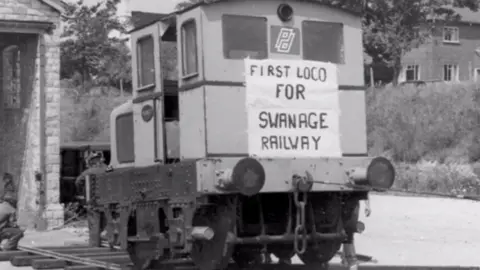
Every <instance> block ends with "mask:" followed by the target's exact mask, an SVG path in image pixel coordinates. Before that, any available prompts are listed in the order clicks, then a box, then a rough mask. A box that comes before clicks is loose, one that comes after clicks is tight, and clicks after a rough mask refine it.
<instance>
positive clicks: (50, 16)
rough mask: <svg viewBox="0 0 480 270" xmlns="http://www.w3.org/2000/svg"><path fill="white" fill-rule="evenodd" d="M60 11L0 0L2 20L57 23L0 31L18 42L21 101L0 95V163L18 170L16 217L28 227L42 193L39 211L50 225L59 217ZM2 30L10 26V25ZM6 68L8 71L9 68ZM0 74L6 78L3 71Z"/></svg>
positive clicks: (30, 0)
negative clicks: (30, 30) (29, 31)
mask: <svg viewBox="0 0 480 270" xmlns="http://www.w3.org/2000/svg"><path fill="white" fill-rule="evenodd" d="M59 15H60V14H59V12H58V11H56V10H54V9H53V8H52V7H50V6H48V5H46V4H45V3H43V2H41V1H40V0H0V23H1V22H2V21H3V22H5V21H6V20H12V21H28V22H32V21H38V22H52V23H53V24H54V25H55V26H56V29H55V30H54V31H52V32H50V33H48V34H41V35H38V34H35V35H24V34H18V33H19V32H22V29H21V28H22V27H24V26H23V25H22V24H21V23H18V25H13V26H12V29H11V32H17V34H16V35H17V38H15V37H13V36H12V35H11V34H8V35H7V34H5V33H0V36H1V35H4V36H5V37H9V39H10V40H11V41H12V42H13V43H18V44H19V46H20V50H21V53H20V55H21V60H20V63H21V68H20V74H21V75H20V76H21V78H22V83H21V105H20V106H19V107H18V108H15V109H6V108H5V105H6V104H5V102H4V101H5V95H3V94H2V95H0V96H1V100H2V102H1V105H0V108H1V109H2V117H0V119H1V120H2V131H1V134H0V137H1V138H0V140H1V142H2V144H1V146H2V147H3V148H2V151H1V154H0V155H1V158H2V159H1V161H0V162H1V167H0V168H1V169H2V170H3V171H10V172H12V173H15V175H18V176H19V182H18V187H19V205H18V209H20V210H21V211H19V215H18V218H19V223H20V225H21V226H22V227H27V228H34V227H35V224H39V223H38V220H41V219H38V218H37V211H38V209H39V204H40V202H41V196H44V197H45V198H46V202H47V206H46V211H45V212H44V216H43V217H44V218H46V219H47V220H48V224H47V225H48V227H54V226H58V225H61V224H62V223H63V207H62V206H61V205H60V204H59V190H60V188H59V170H60V165H59V164H60V156H59V153H60V145H59V143H60V138H59V137H60V116H59V115H60V104H59V102H60V88H59V87H60V55H59V54H60V49H59V44H58V42H59V38H60V31H61V29H60V16H59ZM5 31H9V32H10V29H7V30H5ZM2 40H8V39H2ZM4 43H5V42H4ZM5 45H6V44H4V46H3V47H5ZM41 59H44V60H43V61H42V60H41ZM5 71H7V72H8V70H5ZM42 71H44V72H42ZM1 75H2V76H0V77H2V78H4V76H3V73H2V74H1ZM42 76H43V77H42ZM42 83H43V84H44V86H45V87H44V90H45V96H44V98H43V99H42V98H41V96H40V93H41V91H40V89H41V84H42ZM1 85H3V84H1ZM2 88H5V87H2ZM3 90H4V89H2V93H3ZM42 100H45V104H44V105H45V109H46V111H45V114H46V122H45V123H44V125H43V127H44V130H40V128H41V127H42V125H41V123H40V121H41V115H40V102H41V101H42ZM41 132H45V134H46V139H45V149H44V151H41V149H40V148H41V145H42V143H41V141H40V139H41ZM6 150H7V151H6ZM42 153H44V154H45V156H44V157H42V156H41V154H42ZM42 159H43V160H44V161H45V175H43V184H44V185H45V190H46V192H45V194H41V192H40V191H39V188H40V182H38V181H36V180H35V175H36V173H37V172H40V173H42V168H41V167H42V166H41V165H42V162H41V161H42ZM44 225H45V224H44Z"/></svg>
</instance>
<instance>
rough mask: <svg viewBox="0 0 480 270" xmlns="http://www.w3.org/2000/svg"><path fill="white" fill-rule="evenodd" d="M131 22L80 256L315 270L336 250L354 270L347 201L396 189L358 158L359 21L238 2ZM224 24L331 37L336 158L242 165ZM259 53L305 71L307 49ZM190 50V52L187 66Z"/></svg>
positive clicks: (233, 63) (354, 211)
mask: <svg viewBox="0 0 480 270" xmlns="http://www.w3.org/2000/svg"><path fill="white" fill-rule="evenodd" d="M360 2H361V1H360ZM134 15H135V14H134ZM137 15H141V16H143V17H144V18H143V19H142V18H140V19H138V18H137V20H136V18H135V16H134V18H133V19H134V22H136V23H137V27H136V28H135V29H133V30H132V32H131V35H132V44H133V46H134V48H135V50H134V53H133V57H132V65H133V71H134V72H133V85H134V87H135V89H134V97H133V100H131V101H129V102H127V103H125V104H123V105H121V106H119V107H117V108H115V109H114V111H113V112H112V114H111V119H110V121H111V123H112V124H111V129H112V130H111V144H112V147H111V162H110V166H109V169H108V171H107V172H105V173H104V174H102V175H95V176H91V177H90V179H87V200H88V203H89V208H90V211H89V226H90V227H89V229H90V244H91V245H92V246H98V245H100V235H101V232H102V231H103V230H106V231H107V237H108V241H109V243H110V244H111V245H115V244H119V245H120V246H121V247H122V248H124V249H127V250H129V253H130V255H131V258H132V260H133V262H134V264H135V267H136V268H137V269H139V270H140V269H142V270H143V269H147V268H149V267H155V266H159V265H163V264H165V263H167V262H168V263H179V262H183V261H184V260H186V259H188V260H191V262H192V263H193V264H194V265H195V266H197V267H198V268H200V269H201V270H213V269H223V268H225V267H227V266H228V264H229V263H230V261H231V259H232V258H233V260H234V261H235V263H236V264H237V265H239V266H241V267H249V266H250V265H253V264H261V263H269V262H270V259H269V258H270V254H274V255H275V256H276V257H277V258H278V259H279V261H280V262H283V263H289V261H290V259H291V258H292V256H293V255H295V254H297V255H298V256H299V257H300V258H301V260H302V261H303V262H304V263H305V264H307V265H313V266H318V267H326V266H327V265H328V262H329V261H330V259H331V258H332V257H333V256H334V255H335V254H336V252H337V251H338V250H339V249H340V247H341V245H342V244H343V245H344V250H345V251H346V253H348V254H347V255H351V256H350V257H353V258H347V259H350V264H355V258H354V256H355V252H354V249H353V235H354V233H358V232H361V230H362V228H361V227H362V226H359V224H360V225H361V223H359V221H358V211H359V201H360V200H365V199H368V192H369V190H370V189H371V188H376V189H378V190H385V189H388V188H390V187H391V186H392V184H393V181H394V177H395V170H394V168H393V166H392V164H391V163H390V162H389V161H388V160H387V159H385V158H381V157H377V158H374V159H371V158H369V157H368V156H367V154H366V129H365V121H364V120H365V104H364V103H365V97H364V89H365V87H364V83H363V59H362V57H361V55H362V50H361V18H360V14H358V13H355V12H350V11H345V10H342V9H340V8H336V7H331V6H328V5H325V4H320V3H318V1H294V0H285V1H274V0H260V1H255V4H253V1H248V0H243V1H241V0H236V1H229V2H227V1H202V2H200V3H198V4H196V5H193V6H192V7H190V8H187V9H185V10H182V11H180V12H176V13H174V14H169V15H161V14H146V13H143V14H140V13H137ZM228 16H231V18H234V19H232V21H233V22H234V23H233V25H235V24H236V25H238V21H235V20H236V19H242V18H243V19H245V18H246V21H248V20H252V18H256V17H261V18H263V17H264V18H265V20H264V21H265V22H267V23H266V24H265V29H273V27H274V26H275V27H276V26H279V27H289V28H291V29H297V30H295V31H300V30H299V29H300V28H301V27H300V28H296V27H299V26H301V25H303V24H302V23H303V22H304V21H310V22H311V21H315V18H318V17H322V19H317V21H320V22H322V21H323V22H324V23H326V24H328V25H329V26H328V27H330V28H332V27H333V26H332V25H333V24H334V25H335V27H337V28H335V27H333V28H335V29H341V30H342V32H341V33H340V34H338V33H337V34H336V35H337V36H338V40H341V41H342V43H343V45H342V46H344V48H343V47H342V49H339V48H336V49H338V51H341V50H343V52H342V55H343V56H335V58H329V59H330V60H332V61H336V62H338V63H337V64H338V70H339V72H338V73H339V75H338V76H339V82H340V83H339V85H338V89H339V90H340V91H342V94H341V95H340V107H341V109H342V115H341V117H340V123H341V126H340V131H341V132H342V139H341V143H342V145H341V146H342V149H343V156H342V157H341V158H298V159H296V158H291V159H278V158H258V157H251V156H249V154H247V153H246V152H247V151H246V135H245V132H242V130H244V129H245V128H246V125H245V122H246V120H245V118H244V117H245V116H244V107H242V106H243V104H244V103H243V102H239V101H240V100H244V95H245V91H244V89H245V87H244V82H243V79H242V78H243V75H242V74H243V71H242V69H243V68H244V65H243V59H244V58H245V54H241V52H240V54H239V52H238V50H233V49H231V48H230V49H229V50H227V49H225V46H226V45H225V44H227V43H228V42H227V41H225V40H223V41H222V35H223V36H225V35H228V31H226V30H225V28H226V27H225V25H223V23H224V21H225V20H224V18H228ZM262 16H263V17H262ZM253 20H255V19H253ZM262 20H263V19H262ZM244 21H245V20H244ZM235 22H236V23H235ZM339 25H341V27H340V28H338V26H339ZM192 27H193V28H192ZM328 27H327V28H328ZM330 28H328V29H330ZM188 29H195V30H194V31H193V32H194V33H195V34H194V35H192V31H190V32H189V30H188ZM222 29H223V30H222ZM262 29H263V28H262ZM302 30H304V28H302ZM272 31H273V30H268V31H265V35H266V33H267V32H268V33H270V34H271V33H272ZM207 32H209V33H210V35H211V36H210V35H209V38H207V34H206V33H207ZM233 32H235V31H233ZM300 32H301V33H303V37H308V36H312V35H313V34H312V33H310V34H307V33H306V32H304V31H303V32H302V31H300ZM239 33H244V34H245V35H247V34H246V32H238V33H237V35H238V34H239ZM232 35H234V34H232ZM177 37H178V40H177ZM262 38H263V37H262ZM264 38H265V40H266V42H268V38H267V37H266V36H265V37H264ZM188 40H190V43H189V42H188ZM191 41H193V42H191ZM165 42H177V44H178V49H177V59H178V67H177V70H178V71H179V72H178V73H179V74H180V76H179V78H178V88H177V87H173V86H169V85H168V84H167V83H166V82H167V81H166V80H164V78H165V73H167V72H166V69H165V68H164V67H165V55H162V53H161V52H162V50H161V48H163V47H164V46H165ZM237 42H238V40H237ZM272 42H273V41H272V40H270V43H272ZM299 42H300V43H299V44H301V43H302V42H303V43H305V41H304V40H303V41H302V40H300V41H299ZM222 44H223V45H222ZM232 44H234V43H232ZM270 45H272V44H270ZM222 46H223V48H222ZM265 46H266V47H265V48H266V49H265V50H264V51H265V52H266V53H264V54H263V55H262V53H261V52H257V54H254V55H253V57H254V58H255V57H256V58H258V59H265V58H271V57H275V58H278V59H284V58H286V59H303V60H305V57H306V56H305V55H307V50H311V49H309V48H307V47H305V46H304V47H302V48H300V47H299V49H298V54H297V55H296V56H292V55H290V56H288V55H284V54H276V55H275V54H274V53H271V52H270V51H269V50H272V48H273V47H275V46H274V45H272V46H273V47H272V46H268V45H265ZM268 47H270V49H269V48H268ZM333 47H335V46H333ZM189 48H194V49H192V50H193V52H195V54H192V55H193V56H192V55H190V59H189V58H188V57H187V56H188V50H189ZM262 48H263V47H262ZM145 51H147V54H143V53H142V52H145ZM219 52H223V54H220V53H219ZM243 53H246V52H243ZM248 53H251V52H248ZM310 54H311V55H312V54H313V56H311V57H314V58H315V57H316V56H315V53H312V52H310ZM338 55H340V53H338ZM152 56H153V57H152ZM192 57H193V58H192ZM330 57H331V56H330ZM307 60H316V61H321V60H322V59H307ZM323 62H325V60H324V61H323ZM351 71H353V72H354V73H351ZM342 82H353V83H354V84H353V85H347V84H341V83H342ZM231 100H233V102H232V101H231ZM179 111H180V115H179ZM225 112H228V114H227V115H228V117H226V119H224V117H225V116H226V115H225ZM179 116H180V119H179ZM342 123H343V124H342ZM345 247H346V249H345Z"/></svg>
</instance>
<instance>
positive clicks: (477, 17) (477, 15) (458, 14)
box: [427, 6, 480, 24]
mask: <svg viewBox="0 0 480 270" xmlns="http://www.w3.org/2000/svg"><path fill="white" fill-rule="evenodd" d="M444 7H445V8H446V9H452V10H453V11H454V14H451V15H452V17H450V18H449V20H452V19H453V20H456V19H458V21H460V22H463V23H473V24H480V12H478V11H473V10H471V9H469V8H457V7H451V6H444ZM427 18H428V19H429V20H445V19H447V15H443V16H428V17H427Z"/></svg>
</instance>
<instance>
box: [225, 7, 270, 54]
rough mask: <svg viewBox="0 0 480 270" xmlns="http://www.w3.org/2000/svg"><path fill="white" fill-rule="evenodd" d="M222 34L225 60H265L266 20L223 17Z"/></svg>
mask: <svg viewBox="0 0 480 270" xmlns="http://www.w3.org/2000/svg"><path fill="white" fill-rule="evenodd" d="M222 32H223V54H224V56H225V58H227V59H244V58H246V57H250V58H252V59H264V58H267V56H268V44H267V43H268V41H267V18H265V17H252V16H239V15H223V16H222Z"/></svg>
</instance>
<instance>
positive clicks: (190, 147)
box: [179, 87, 207, 159]
mask: <svg viewBox="0 0 480 270" xmlns="http://www.w3.org/2000/svg"><path fill="white" fill-rule="evenodd" d="M179 97H180V98H179V106H180V119H181V121H180V142H181V143H180V154H181V157H182V159H190V158H201V157H205V156H206V154H207V149H206V146H207V144H206V138H205V136H206V132H205V131H206V129H205V89H204V87H199V88H195V89H189V90H186V91H181V92H179ZM187 108H188V109H187Z"/></svg>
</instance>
